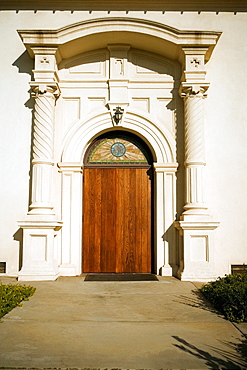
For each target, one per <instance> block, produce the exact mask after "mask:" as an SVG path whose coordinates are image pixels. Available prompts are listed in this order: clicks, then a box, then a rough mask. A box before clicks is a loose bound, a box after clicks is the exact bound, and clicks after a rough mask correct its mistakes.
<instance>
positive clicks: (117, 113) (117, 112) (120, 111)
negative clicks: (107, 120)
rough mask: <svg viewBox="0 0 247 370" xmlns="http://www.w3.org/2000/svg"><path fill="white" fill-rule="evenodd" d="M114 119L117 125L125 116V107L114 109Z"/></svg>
mask: <svg viewBox="0 0 247 370" xmlns="http://www.w3.org/2000/svg"><path fill="white" fill-rule="evenodd" d="M114 112H115V113H114V116H113V118H114V121H115V122H116V125H117V124H118V123H119V122H120V121H121V119H122V117H123V109H122V108H120V107H117V108H116V109H114Z"/></svg>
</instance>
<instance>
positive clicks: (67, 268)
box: [59, 263, 76, 276]
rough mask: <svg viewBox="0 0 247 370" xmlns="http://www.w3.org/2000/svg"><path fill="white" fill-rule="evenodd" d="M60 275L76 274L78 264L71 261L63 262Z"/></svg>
mask: <svg viewBox="0 0 247 370" xmlns="http://www.w3.org/2000/svg"><path fill="white" fill-rule="evenodd" d="M59 275H60V276H76V266H75V265H73V264H71V263H63V264H62V265H60V266H59Z"/></svg>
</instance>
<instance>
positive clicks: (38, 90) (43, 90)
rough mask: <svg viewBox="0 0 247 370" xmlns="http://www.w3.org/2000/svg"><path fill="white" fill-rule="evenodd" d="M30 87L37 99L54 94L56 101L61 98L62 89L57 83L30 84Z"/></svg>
mask: <svg viewBox="0 0 247 370" xmlns="http://www.w3.org/2000/svg"><path fill="white" fill-rule="evenodd" d="M30 87H31V89H32V96H33V97H34V98H37V97H38V96H42V95H44V94H52V95H53V96H54V98H55V99H58V98H59V96H60V93H61V91H60V88H59V85H58V83H57V82H45V81H44V82H38V81H37V82H36V81H33V82H30Z"/></svg>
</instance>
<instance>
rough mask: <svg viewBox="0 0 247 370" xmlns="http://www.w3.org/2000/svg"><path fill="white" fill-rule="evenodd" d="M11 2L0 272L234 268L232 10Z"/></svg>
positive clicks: (246, 162)
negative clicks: (31, 6) (35, 4)
mask: <svg viewBox="0 0 247 370" xmlns="http://www.w3.org/2000/svg"><path fill="white" fill-rule="evenodd" d="M5 3H6V4H5ZM15 3H16V2H14V1H8V2H4V1H2V5H1V4H0V10H1V11H0V27H1V34H2V38H1V51H2V57H1V81H2V83H1V102H2V107H1V174H2V179H1V243H0V271H1V274H7V275H9V276H17V277H18V280H20V281H28V280H55V279H56V278H57V277H58V276H78V275H81V274H83V273H155V274H158V275H162V276H177V277H178V278H180V279H181V280H184V281H209V280H213V279H216V278H217V277H218V276H223V275H224V274H228V273H231V272H232V271H233V270H234V268H235V269H236V268H237V269H238V268H239V269H244V266H245V264H246V262H247V248H246V239H247V228H246V226H245V222H246V219H247V210H246V209H247V207H246V203H247V193H246V188H247V176H246V168H247V155H246V153H247V151H246V141H247V118H246V117H247V108H246V107H247V105H246V96H245V95H246V94H245V91H246V86H247V73H246V68H245V60H246V59H247V58H245V57H247V40H246V29H247V13H246V11H247V6H246V8H244V6H243V2H229V3H228V4H227V5H224V2H222V5H218V8H217V9H215V8H214V7H213V5H211V4H210V2H207V3H206V5H205V6H206V8H203V9H202V8H200V4H198V5H195V4H194V5H193V7H192V5H191V4H190V2H186V1H184V5H183V6H181V4H180V5H179V6H178V5H177V6H175V5H172V3H171V4H170V2H167V8H166V7H164V4H163V2H162V1H157V2H155V4H153V5H152V4H151V5H150V4H149V3H148V2H145V1H144V2H142V4H139V2H138V1H137V2H135V1H132V2H131V3H129V2H128V1H127V2H124V4H122V2H121V1H120V2H119V4H114V3H113V2H111V1H108V2H104V3H103V2H102V1H96V2H93V3H92V4H91V5H90V4H89V3H87V2H81V3H83V4H84V5H83V6H82V5H79V2H77V1H71V2H56V1H54V2H51V3H52V4H47V2H42V3H41V2H37V3H38V4H37V8H36V9H32V8H30V6H29V5H28V3H29V2H25V1H23V2H22V7H17V5H16V4H15ZM39 3H40V4H39ZM195 3H197V2H195ZM25 4H26V5H25ZM59 4H60V5H59ZM169 4H170V5H169ZM219 4H220V2H219ZM1 274H0V275H1Z"/></svg>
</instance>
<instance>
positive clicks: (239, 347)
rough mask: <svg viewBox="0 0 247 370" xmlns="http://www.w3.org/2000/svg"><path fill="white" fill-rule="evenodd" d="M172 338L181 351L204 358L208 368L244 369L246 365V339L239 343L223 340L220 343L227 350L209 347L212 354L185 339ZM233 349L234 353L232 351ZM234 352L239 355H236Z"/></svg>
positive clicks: (220, 369) (221, 369)
mask: <svg viewBox="0 0 247 370" xmlns="http://www.w3.org/2000/svg"><path fill="white" fill-rule="evenodd" d="M172 338H174V339H176V341H177V342H178V344H174V346H175V347H177V348H179V349H181V350H182V351H184V352H186V353H189V354H191V355H192V356H195V357H196V358H198V359H201V360H204V361H205V365H207V366H208V368H209V369H219V370H223V369H231V370H234V369H241V370H243V369H246V367H247V340H246V339H243V341H242V342H241V343H239V344H236V343H232V342H227V341H224V342H222V344H224V345H225V346H226V349H228V350H222V349H218V348H215V347H210V346H208V347H209V350H210V351H211V353H212V351H214V352H215V355H212V354H211V353H210V352H208V351H205V350H201V349H200V348H198V347H196V346H194V345H192V344H190V343H188V342H187V341H186V340H184V339H182V338H180V337H178V336H176V335H175V336H172ZM233 351H235V354H234V353H233ZM236 352H237V353H238V354H239V355H236Z"/></svg>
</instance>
